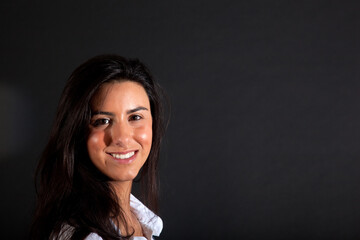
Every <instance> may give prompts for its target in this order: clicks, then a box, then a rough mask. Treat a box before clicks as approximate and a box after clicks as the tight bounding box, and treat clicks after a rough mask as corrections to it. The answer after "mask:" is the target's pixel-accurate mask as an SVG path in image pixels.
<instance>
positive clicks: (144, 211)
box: [61, 194, 163, 240]
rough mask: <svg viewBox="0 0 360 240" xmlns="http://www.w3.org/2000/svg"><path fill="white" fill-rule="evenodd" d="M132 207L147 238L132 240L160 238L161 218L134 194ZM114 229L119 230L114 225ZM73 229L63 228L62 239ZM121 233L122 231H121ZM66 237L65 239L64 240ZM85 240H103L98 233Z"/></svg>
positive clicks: (131, 198)
mask: <svg viewBox="0 0 360 240" xmlns="http://www.w3.org/2000/svg"><path fill="white" fill-rule="evenodd" d="M130 207H131V210H132V212H133V213H134V214H135V216H136V217H137V219H138V220H139V222H140V225H141V227H142V231H143V234H144V236H145V237H143V236H133V237H131V238H130V239H131V240H154V238H153V236H155V237H158V236H159V235H160V233H161V231H162V228H163V221H162V220H161V218H160V217H159V216H157V215H156V214H155V213H153V212H152V211H151V210H150V209H148V208H147V207H146V206H145V205H144V204H143V203H142V202H140V201H139V200H138V199H137V198H136V197H134V196H133V195H132V194H131V195H130ZM114 228H117V227H116V226H115V225H114ZM72 230H73V228H72V227H70V226H67V227H65V228H63V233H62V234H61V235H62V238H61V239H64V238H66V236H68V237H69V235H72ZM119 233H120V230H119ZM63 237H64V238H63ZM85 240H103V239H102V237H100V236H99V235H98V234H96V233H90V234H89V235H88V236H87V237H86V238H85Z"/></svg>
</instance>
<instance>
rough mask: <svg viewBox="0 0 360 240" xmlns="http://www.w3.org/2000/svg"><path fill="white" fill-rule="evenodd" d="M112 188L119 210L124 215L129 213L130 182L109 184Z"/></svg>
mask: <svg viewBox="0 0 360 240" xmlns="http://www.w3.org/2000/svg"><path fill="white" fill-rule="evenodd" d="M111 185H112V186H113V187H114V189H115V192H116V196H117V198H118V201H119V204H120V207H121V209H122V210H123V211H124V212H125V213H126V214H128V213H130V194H131V187H132V181H126V182H111Z"/></svg>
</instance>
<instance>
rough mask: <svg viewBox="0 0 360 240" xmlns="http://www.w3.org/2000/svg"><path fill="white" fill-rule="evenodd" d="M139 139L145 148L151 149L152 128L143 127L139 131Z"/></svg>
mask: <svg viewBox="0 0 360 240" xmlns="http://www.w3.org/2000/svg"><path fill="white" fill-rule="evenodd" d="M137 135H138V141H139V143H140V144H141V145H142V146H143V148H144V149H145V150H147V151H150V148H151V143H152V128H151V127H146V128H143V129H141V131H139V132H138V134H137Z"/></svg>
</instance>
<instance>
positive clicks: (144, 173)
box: [31, 55, 164, 240]
mask: <svg viewBox="0 0 360 240" xmlns="http://www.w3.org/2000/svg"><path fill="white" fill-rule="evenodd" d="M123 80H130V81H134V82H137V83H140V84H141V85H142V86H143V87H144V89H145V91H146V93H147V95H148V97H149V101H150V108H151V115H152V118H153V126H152V130H153V139H152V147H151V151H150V154H149V157H148V159H147V161H146V162H145V164H144V166H143V167H142V170H141V172H140V173H139V181H140V183H141V189H142V196H143V199H142V200H143V201H145V203H146V205H147V206H148V207H149V208H150V209H151V210H153V211H154V212H155V213H156V212H157V200H158V189H157V186H158V183H157V164H158V159H159V152H160V142H161V139H162V136H163V133H164V125H163V123H164V121H163V107H162V100H163V98H162V96H163V92H162V90H161V88H160V87H159V85H158V84H157V83H156V82H155V81H154V80H153V77H152V76H151V74H150V72H149V70H148V68H147V67H146V66H145V65H144V64H143V63H141V62H140V61H139V60H137V59H127V58H124V57H121V56H117V55H101V56H97V57H94V58H92V59H90V60H88V61H86V62H85V63H83V64H82V65H80V66H79V67H78V68H77V69H75V71H74V72H73V73H72V74H71V76H70V78H69V80H68V82H67V84H66V86H65V88H64V91H63V93H62V95H61V98H60V102H59V105H58V109H57V114H56V119H55V122H54V125H53V127H52V130H51V134H50V139H49V142H48V144H47V146H46V148H45V150H44V152H43V154H42V156H41V159H40V162H39V164H38V167H37V170H36V192H37V205H36V210H35V214H34V219H33V224H32V228H31V239H46V240H47V239H49V238H52V239H58V238H59V237H60V236H61V232H62V230H64V226H71V228H72V229H73V234H71V235H70V236H69V239H84V238H85V237H86V236H87V235H88V234H89V233H92V232H93V233H97V234H98V235H99V236H101V237H102V238H103V239H104V240H106V239H124V238H128V237H130V236H131V235H130V236H119V233H118V231H117V230H116V229H115V228H114V225H113V223H112V222H111V221H110V219H117V218H120V219H121V221H124V222H123V224H124V225H125V226H127V224H126V222H125V219H124V216H123V213H122V209H121V208H120V206H119V204H118V201H117V197H116V194H115V191H114V189H113V188H112V187H111V185H110V184H109V180H110V179H108V177H107V176H105V175H104V174H102V173H101V172H100V171H99V170H98V169H97V168H96V167H95V166H94V165H93V164H92V162H91V160H90V158H89V156H88V152H87V148H86V140H87V137H88V133H89V129H88V125H89V122H90V118H91V108H90V105H91V104H90V103H91V100H92V98H93V97H94V96H95V95H96V93H97V90H98V89H99V88H100V86H101V85H102V84H104V83H108V82H113V81H123ZM62 237H64V235H63V236H62Z"/></svg>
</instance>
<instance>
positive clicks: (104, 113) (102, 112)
mask: <svg viewBox="0 0 360 240" xmlns="http://www.w3.org/2000/svg"><path fill="white" fill-rule="evenodd" d="M141 110H145V111H149V109H147V108H146V107H136V108H134V109H130V110H128V111H127V112H126V114H131V113H134V112H137V111H141ZM94 115H108V116H111V117H113V116H115V114H114V113H111V112H104V111H94V112H93V113H92V114H91V116H94Z"/></svg>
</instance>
